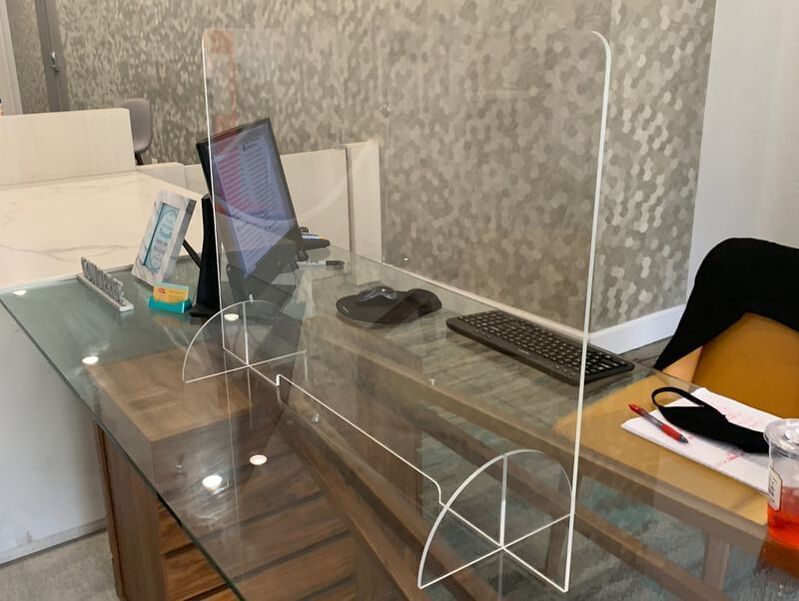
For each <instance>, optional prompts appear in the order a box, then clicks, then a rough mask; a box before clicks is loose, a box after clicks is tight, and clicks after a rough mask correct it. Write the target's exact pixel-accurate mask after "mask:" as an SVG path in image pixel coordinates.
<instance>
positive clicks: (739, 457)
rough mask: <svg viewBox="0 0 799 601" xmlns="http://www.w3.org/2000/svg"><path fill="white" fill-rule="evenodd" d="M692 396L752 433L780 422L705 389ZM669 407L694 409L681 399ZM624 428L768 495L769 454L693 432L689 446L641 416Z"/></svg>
mask: <svg viewBox="0 0 799 601" xmlns="http://www.w3.org/2000/svg"><path fill="white" fill-rule="evenodd" d="M693 395H694V396H696V397H698V398H699V399H701V400H703V401H705V402H706V403H709V404H710V405H712V406H713V407H715V408H716V409H718V410H719V411H721V412H722V413H723V414H724V415H726V416H727V419H728V420H730V421H731V422H733V423H735V424H738V425H741V426H744V427H746V428H750V429H752V430H760V431H762V430H764V429H765V427H766V426H767V425H768V424H769V423H771V422H773V421H774V420H777V419H779V418H778V417H776V416H774V415H771V414H770V413H766V412H764V411H759V410H757V409H753V408H752V407H749V406H748V405H744V404H743V403H739V402H738V401H733V400H732V399H729V398H727V397H723V396H721V395H718V394H715V393H713V392H710V391H709V390H707V389H706V388H700V389H699V390H697V391H696V392H694V393H693ZM669 406H675V407H693V406H695V405H694V404H693V403H691V402H690V401H687V400H685V399H679V400H676V401H674V402H673V403H670V404H669ZM651 415H653V416H655V417H656V418H658V419H659V420H661V421H663V422H665V423H668V422H667V421H666V420H665V419H664V418H663V416H662V415H661V413H660V411H653V412H652V413H651ZM621 427H622V428H623V429H624V430H627V431H628V432H631V433H633V434H635V435H637V436H640V437H641V438H645V439H646V440H649V441H650V442H654V443H655V444H659V445H660V446H662V447H665V448H667V449H669V450H671V451H674V452H675V453H679V454H680V455H682V456H683V457H687V458H688V459H690V460H691V461H696V462H697V463H701V464H702V465H705V466H707V467H709V468H711V469H714V470H716V471H717V472H721V473H722V474H725V475H726V476H729V477H730V478H734V479H735V480H738V481H739V482H743V483H744V484H746V485H747V486H751V487H752V488H754V489H756V490H758V491H760V492H762V493H763V494H766V493H767V492H768V456H767V455H750V454H748V453H744V452H743V451H741V450H739V449H736V448H735V447H731V446H728V445H725V444H721V443H719V442H716V441H713V440H708V439H706V438H700V437H699V436H696V435H695V434H691V433H690V432H682V434H684V435H685V437H686V438H687V439H688V443H687V444H686V443H682V442H678V441H676V440H674V439H673V438H671V437H669V436H667V435H666V434H664V433H663V432H662V431H660V430H659V429H658V428H656V427H655V426H654V425H653V424H650V423H649V422H648V421H646V420H645V419H644V418H642V417H636V418H633V419H631V420H629V421H626V422H624V423H623V424H622V426H621Z"/></svg>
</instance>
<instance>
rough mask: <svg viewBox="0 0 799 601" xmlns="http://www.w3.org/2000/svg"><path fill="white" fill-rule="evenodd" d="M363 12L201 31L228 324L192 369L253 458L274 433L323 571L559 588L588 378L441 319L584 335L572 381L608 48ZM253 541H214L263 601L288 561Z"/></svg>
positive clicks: (564, 37) (424, 589)
mask: <svg viewBox="0 0 799 601" xmlns="http://www.w3.org/2000/svg"><path fill="white" fill-rule="evenodd" d="M378 21H379V19H378V18H377V17H376V18H375V20H374V22H370V23H368V24H363V25H361V26H360V27H362V28H363V31H359V32H358V35H355V34H353V33H352V32H350V35H346V36H345V35H341V27H342V26H343V25H342V24H341V23H337V22H336V20H335V18H332V17H331V18H329V19H320V20H319V22H318V23H315V24H314V25H311V26H310V27H309V26H305V27H302V28H300V27H296V28H292V27H284V28H281V29H279V30H278V29H276V30H267V31H254V30H253V31H245V30H209V31H207V32H206V33H205V35H204V38H203V60H204V71H205V84H206V102H207V110H208V114H207V122H208V127H209V132H208V133H209V137H211V138H212V139H213V140H214V141H213V142H212V144H211V146H210V147H209V155H210V164H211V176H212V178H211V179H212V182H211V184H212V189H213V198H214V214H215V220H216V230H217V243H218V244H217V245H218V254H219V277H220V295H221V299H220V300H221V306H222V307H224V308H223V309H222V311H221V312H220V313H219V314H217V315H215V316H214V317H212V318H211V319H209V320H208V321H207V323H206V325H205V326H204V327H203V328H202V330H201V331H200V332H199V333H198V335H197V336H196V338H195V340H194V341H193V342H192V344H191V346H190V348H189V351H188V354H187V356H186V360H185V363H184V367H183V379H184V381H185V382H187V383H192V382H199V381H205V380H209V379H214V380H218V381H219V382H220V386H222V387H224V386H226V387H228V389H229V390H231V393H230V394H234V393H235V394H236V395H242V394H243V395H244V396H246V398H247V399H248V400H247V404H248V407H249V408H248V411H250V412H251V413H252V415H256V416H269V418H268V419H266V418H264V419H261V418H258V419H252V420H251V424H252V431H251V432H250V433H249V434H248V435H247V436H248V444H249V443H250V442H251V441H252V439H253V436H254V437H256V438H258V437H259V436H260V437H261V438H262V442H263V444H264V445H267V444H269V441H270V440H271V441H273V442H274V441H276V440H278V438H279V440H280V441H281V443H280V445H277V443H275V446H280V447H281V449H282V450H281V451H280V452H281V453H284V454H288V455H290V456H291V457H294V458H296V460H297V466H301V470H302V471H303V473H306V474H310V475H311V476H312V480H313V482H315V484H316V486H317V487H318V492H317V493H316V495H317V496H315V497H313V498H314V503H315V505H314V507H316V509H314V510H310V509H309V510H308V512H307V513H306V514H304V515H305V517H304V518H303V520H302V521H298V522H297V523H296V529H297V531H300V530H302V531H303V532H306V531H307V535H308V536H311V537H316V536H317V535H318V536H319V537H322V538H320V540H322V539H323V540H325V541H328V543H324V544H323V543H321V542H320V543H317V544H318V545H319V547H318V548H319V549H320V550H319V551H318V553H319V561H325V560H324V559H323V557H324V553H323V549H325V548H327V547H325V545H327V544H329V545H330V548H331V553H334V551H333V550H332V549H334V547H335V549H336V550H335V553H336V555H335V556H336V557H337V562H338V564H337V565H338V566H339V568H340V569H341V570H342V572H341V573H342V574H352V576H351V578H352V582H353V584H352V587H353V590H354V594H355V597H356V598H359V599H378V598H386V599H389V598H418V599H424V598H433V599H448V598H452V599H455V598H474V599H487V598H497V599H500V598H504V597H505V596H511V595H513V594H516V595H519V597H518V598H529V597H526V596H525V595H530V596H532V595H533V594H534V593H535V592H536V591H547V590H549V591H552V590H556V591H561V592H565V591H567V590H568V587H569V578H570V569H571V546H572V533H573V528H574V507H575V495H576V492H575V483H576V476H577V473H576V470H577V463H578V462H577V450H578V447H579V423H580V421H579V419H577V420H575V422H576V423H577V431H575V432H574V433H573V435H572V436H569V437H564V436H563V435H562V434H557V433H556V432H555V431H554V428H553V426H554V424H555V423H556V422H558V421H559V420H562V419H566V418H568V417H569V416H572V417H573V416H574V415H575V414H576V415H579V412H580V411H581V409H582V397H583V389H584V386H583V385H582V384H581V385H571V384H568V383H565V382H563V381H561V380H559V379H557V378H554V377H552V376H550V375H548V374H546V373H544V372H542V371H540V370H538V369H535V368H533V367H530V366H528V365H526V364H524V363H522V362H520V361H517V360H516V359H514V358H513V357H510V356H508V355H505V354H502V353H499V352H497V351H495V350H492V349H490V348H488V347H486V346H483V345H481V344H478V343H477V342H474V341H472V340H470V339H469V338H466V337H464V336H462V335H460V334H458V333H456V332H454V331H452V330H451V329H450V328H448V327H447V319H449V318H454V317H457V316H459V315H466V314H473V313H479V312H483V311H491V310H495V309H500V310H502V311H505V312H508V313H512V314H516V315H518V316H521V317H524V318H525V319H528V320H530V321H533V322H536V323H538V324H539V325H543V326H544V327H546V328H549V329H551V330H552V331H554V332H558V333H560V334H565V335H567V336H569V337H571V338H573V339H574V340H575V341H577V342H578V343H581V344H582V348H583V360H582V362H581V365H580V368H581V370H582V372H583V373H584V365H585V348H586V341H587V307H589V306H590V298H589V296H590V289H591V271H592V270H591V265H592V261H593V247H594V243H595V236H596V204H597V191H598V189H599V180H600V177H601V169H600V165H601V161H602V152H601V148H602V146H603V143H604V139H603V137H604V119H605V114H606V102H607V82H608V70H609V68H610V58H609V54H608V48H607V45H606V43H605V41H604V39H603V38H601V36H599V35H598V34H596V33H594V32H590V31H587V32H586V31H554V32H553V31H548V32H543V31H537V30H536V26H535V25H534V24H529V25H525V24H516V26H515V27H514V28H512V29H508V28H505V27H500V26H499V25H498V26H497V28H496V30H492V29H491V28H489V29H487V30H486V29H485V28H481V29H479V30H478V29H477V28H476V27H475V28H466V27H465V26H463V27H461V28H458V27H456V26H454V25H436V24H433V22H431V24H430V25H429V26H426V27H424V28H419V27H417V26H407V27H405V26H403V24H402V23H394V22H391V19H389V18H388V17H386V18H385V22H380V23H378ZM351 26H352V24H349V27H351ZM266 119H268V120H269V121H268V122H267V121H266ZM236 128H238V129H236ZM270 132H271V133H270ZM272 133H273V135H274V140H275V141H276V143H277V145H278V147H279V149H280V153H281V155H282V163H281V164H278V163H277V162H276V161H275V160H274V157H272V155H271V154H270V149H271V148H272V146H271V144H272V142H271V135H272ZM284 177H285V182H286V185H287V188H288V190H289V191H290V197H291V201H292V203H291V207H292V208H293V211H294V213H295V214H296V224H298V225H299V226H303V227H307V228H308V229H309V230H310V233H311V234H316V235H318V236H320V237H322V238H325V239H328V240H329V241H330V243H331V244H330V246H328V247H322V248H310V247H319V246H320V245H321V243H320V242H318V241H317V240H315V239H314V238H313V237H312V236H308V235H305V236H302V235H301V232H299V231H298V230H296V229H295V220H294V214H292V211H291V210H288V209H287V206H286V205H285V197H286V195H285V190H284V189H283V187H282V186H283V184H282V181H283V178H284ZM306 247H309V248H306ZM304 249H305V250H304ZM368 290H371V291H372V293H371V294H372V298H369V297H368V296H367V295H366V293H365V292H364V291H368ZM418 290H422V291H424V292H422V293H414V292H413V291H418ZM359 293H360V294H361V295H362V296H361V297H357V295H358V294H359ZM406 293H407V294H406ZM392 295H396V297H393V296H392ZM353 297H355V298H353ZM346 299H349V300H346ZM431 299H433V300H431ZM436 300H437V301H439V302H440V308H439V307H438V304H437V302H436ZM359 303H360V304H359ZM369 303H372V305H374V306H376V307H378V309H374V310H364V311H361V310H360V308H361V307H364V306H366V307H367V309H368V307H370V306H372V305H370V304H369ZM403 303H404V304H403ZM400 305H401V306H400ZM398 306H399V308H397V307H398ZM352 307H355V314H352V313H350V312H349V309H348V308H352ZM381 307H382V309H381ZM420 307H422V308H421V309H420ZM420 314H421V315H420ZM364 316H366V318H367V319H366V320H364ZM234 390H235V392H234ZM259 428H260V430H259ZM230 436H231V448H233V449H235V448H236V447H237V446H238V445H239V444H240V441H239V440H237V439H236V437H237V436H240V433H239V432H231V435H230ZM283 441H284V442H283ZM281 445H282V446H281ZM234 454H235V453H234ZM281 456H282V455H281ZM243 461H244V460H242V462H243ZM269 461H270V463H271V462H272V459H271V458H270V459H269ZM292 461H294V460H292ZM270 463H267V464H266V465H267V466H269V465H270ZM275 463H277V461H275ZM241 467H242V469H241V470H235V473H236V475H235V480H236V481H235V482H234V484H233V485H234V486H236V487H237V490H238V491H239V492H238V495H239V497H238V498H239V502H240V503H246V502H247V501H246V496H247V495H248V490H249V487H250V483H249V482H248V478H249V477H250V476H249V475H248V474H250V472H248V471H247V470H245V469H243V468H244V467H246V466H243V465H242V466H241ZM297 469H300V467H298V468H297ZM334 524H335V525H334ZM246 528H247V525H246V524H239V525H237V526H236V528H235V529H231V531H230V532H228V533H227V534H226V536H227V539H226V540H227V544H228V551H229V549H230V547H231V546H233V547H237V553H236V558H237V559H236V561H235V562H231V561H230V560H229V559H226V558H227V557H229V556H227V555H226V556H225V557H222V556H221V555H220V557H213V547H206V551H207V552H208V553H209V554H210V555H211V556H212V557H211V559H212V560H214V561H215V562H216V563H217V565H218V566H219V568H220V570H221V571H223V572H224V573H225V574H226V576H227V577H228V578H229V579H230V580H231V581H232V582H233V584H234V586H235V587H236V589H237V591H238V592H239V594H240V595H241V596H242V597H244V598H260V597H259V595H262V594H263V593H264V590H265V589H264V587H265V586H267V585H266V584H264V581H263V580H259V574H262V573H263V570H261V569H260V568H258V569H256V567H254V566H258V565H259V561H260V560H261V559H262V558H264V562H267V559H266V558H271V559H269V561H274V560H275V557H276V556H277V555H279V554H280V553H282V552H283V551H282V550H281V549H280V548H272V547H270V546H269V545H270V544H272V545H277V544H278V543H277V542H274V541H272V540H271V539H269V536H268V534H265V535H264V536H263V537H261V538H259V539H258V541H259V542H258V543H255V542H254V537H250V536H248V534H247V532H246ZM315 528H316V530H315ZM323 531H324V532H323ZM323 536H327V537H328V538H323ZM331 537H332V538H331ZM267 539H269V540H267ZM313 540H316V538H314V539H313ZM329 541H333V542H329ZM282 544H284V546H285V547H286V550H285V553H287V554H288V553H290V552H293V551H291V550H290V549H289V548H288V547H289V546H290V544H289V543H287V542H284V543H282ZM314 548H315V549H316V548H317V547H314ZM209 549H210V550H209ZM342 549H345V551H342ZM226 562H227V564H228V565H226ZM267 563H268V562H267ZM364 563H365V564H367V565H370V566H376V567H379V568H382V571H381V573H384V575H387V576H386V580H387V582H390V584H387V585H386V587H387V588H385V589H384V588H380V589H379V590H375V589H374V588H370V585H369V584H368V583H367V582H366V580H367V579H361V578H360V577H359V576H358V574H359V569H358V566H359V565H363V564H364ZM242 566H247V569H244V568H243V567H242ZM270 582H271V581H270ZM275 586H277V585H276V584H275ZM389 589H390V591H389ZM391 595H394V596H391ZM266 598H268V596H267V597H266Z"/></svg>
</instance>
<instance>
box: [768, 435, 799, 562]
mask: <svg viewBox="0 0 799 601" xmlns="http://www.w3.org/2000/svg"><path fill="white" fill-rule="evenodd" d="M765 437H766V440H767V441H768V444H769V476H768V530H769V534H770V535H771V537H772V538H773V539H774V540H775V541H777V542H779V543H781V544H783V545H785V546H788V547H791V548H794V549H799V419H785V420H779V421H775V422H772V423H770V424H769V425H768V426H767V427H766V431H765Z"/></svg>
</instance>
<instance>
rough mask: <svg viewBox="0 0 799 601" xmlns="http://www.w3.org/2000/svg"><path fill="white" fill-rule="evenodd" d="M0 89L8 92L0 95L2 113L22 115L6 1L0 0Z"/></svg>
mask: <svg viewBox="0 0 799 601" xmlns="http://www.w3.org/2000/svg"><path fill="white" fill-rule="evenodd" d="M0 87H2V89H3V90H8V92H4V93H3V94H2V95H0V98H2V99H3V112H4V113H5V114H8V115H20V114H22V98H21V96H20V94H19V80H18V79H17V63H16V62H15V60H14V44H13V43H12V41H11V24H10V23H9V21H8V9H7V7H6V0H0Z"/></svg>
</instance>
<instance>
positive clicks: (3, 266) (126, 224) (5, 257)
mask: <svg viewBox="0 0 799 601" xmlns="http://www.w3.org/2000/svg"><path fill="white" fill-rule="evenodd" d="M160 190H171V191H173V192H177V193H179V194H182V195H184V196H187V197H191V198H194V199H195V200H197V201H198V202H199V200H200V195H199V194H197V193H195V192H191V191H189V190H185V189H183V188H180V187H178V186H174V185H172V184H170V183H168V182H165V181H162V180H158V179H155V178H152V177H150V176H147V175H144V174H142V173H139V172H136V171H131V172H125V173H120V174H115V175H106V176H99V177H87V178H76V179H66V180H54V181H48V182H37V183H35V184H30V185H16V186H5V187H0V290H9V289H15V288H20V287H24V286H26V285H30V284H33V283H36V282H41V281H44V280H51V279H57V278H62V277H66V276H70V275H74V274H76V273H78V272H80V258H81V257H86V258H88V259H90V260H92V261H94V262H95V263H97V264H98V265H99V266H100V267H102V268H104V269H107V268H111V267H121V266H124V265H130V264H132V263H133V260H134V258H135V256H136V252H137V251H138V249H139V245H140V244H141V239H142V236H143V235H144V228H145V227H146V225H147V220H148V219H149V217H150V213H151V212H152V208H153V203H154V201H155V198H156V196H157V194H158V192H159V191H160ZM187 239H188V240H189V242H190V243H191V244H192V246H194V247H195V248H196V249H197V251H198V252H199V251H200V247H201V245H202V218H201V213H200V207H199V206H197V207H196V208H195V212H194V216H193V217H192V221H191V224H190V226H189V232H188V235H187Z"/></svg>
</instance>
